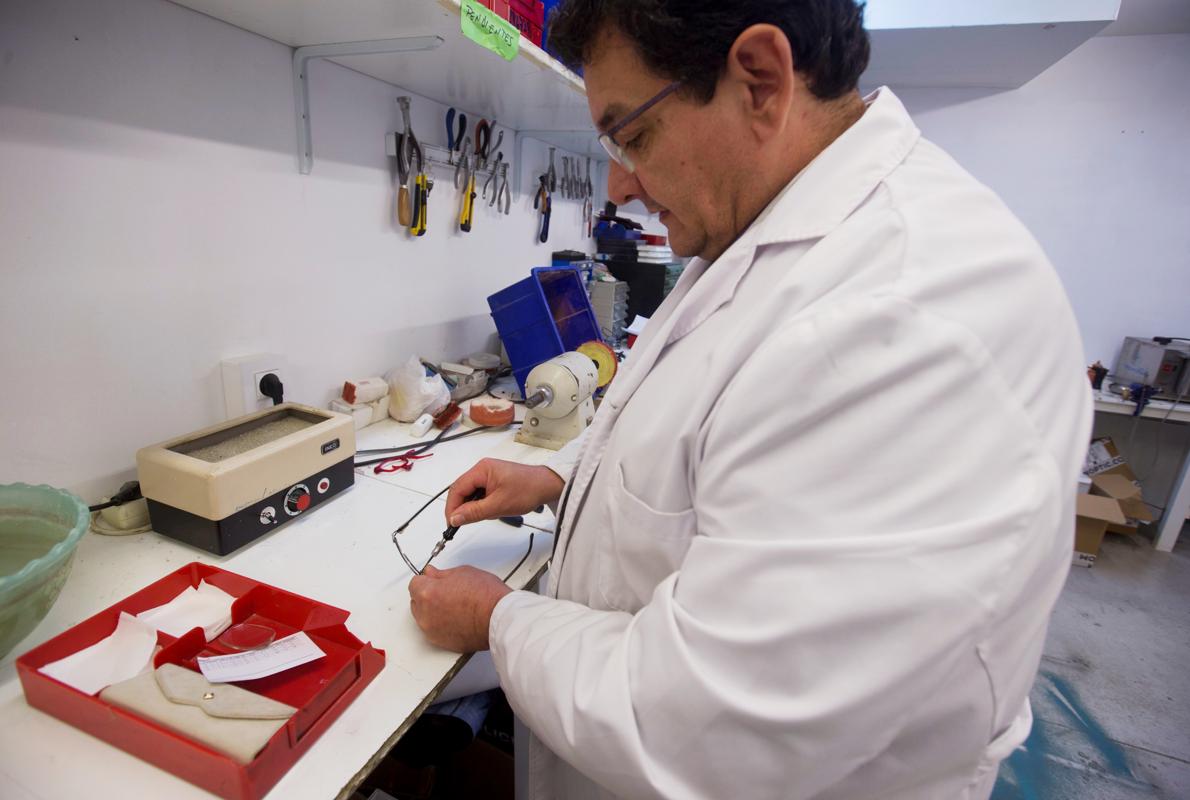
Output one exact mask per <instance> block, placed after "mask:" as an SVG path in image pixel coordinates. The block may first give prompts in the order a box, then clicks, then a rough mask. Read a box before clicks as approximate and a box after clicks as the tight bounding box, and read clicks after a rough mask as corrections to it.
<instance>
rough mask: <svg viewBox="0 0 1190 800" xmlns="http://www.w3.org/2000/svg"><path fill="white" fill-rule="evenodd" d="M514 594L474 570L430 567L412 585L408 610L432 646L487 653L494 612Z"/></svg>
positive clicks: (462, 651) (485, 574)
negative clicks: (502, 598) (497, 605)
mask: <svg viewBox="0 0 1190 800" xmlns="http://www.w3.org/2000/svg"><path fill="white" fill-rule="evenodd" d="M511 591H512V589H509V588H508V586H506V585H505V584H504V582H503V581H501V580H500V579H499V578H497V577H496V576H495V575H493V574H492V573H490V572H484V571H483V570H481V569H476V568H475V567H454V568H453V569H437V568H435V567H431V566H428V565H427V566H426V569H425V572H424V573H423V574H421V575H416V576H414V578H413V580H411V581H409V607H410V609H412V611H413V619H414V620H415V621H416V622H417V627H419V628H421V630H422V633H424V634H425V635H426V639H427V640H428V641H429V642H430V644H433V645H437V646H438V647H441V648H443V649H445V650H453V651H454V652H456V653H474V652H477V651H479V650H487V649H488V624H489V623H490V622H491V619H492V609H494V608H495V607H496V603H498V602H500V598H501V597H503V596H504V595H506V594H508V593H509V592H511Z"/></svg>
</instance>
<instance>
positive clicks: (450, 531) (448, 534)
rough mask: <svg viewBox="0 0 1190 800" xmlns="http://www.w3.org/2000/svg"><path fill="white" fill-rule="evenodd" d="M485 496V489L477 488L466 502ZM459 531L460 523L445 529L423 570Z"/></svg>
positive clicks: (468, 496)
mask: <svg viewBox="0 0 1190 800" xmlns="http://www.w3.org/2000/svg"><path fill="white" fill-rule="evenodd" d="M483 497H484V491H483V489H476V490H475V491H474V492H472V493H471V494H469V495H467V499H466V500H465V501H464V502H467V503H472V502H474V501H476V500H482V499H483ZM458 532H459V526H458V525H451V526H450V527H449V528H447V529H446V530H444V531H443V532H442V538H441V539H439V540H438V544H436V545H434V549H433V550H431V551H430V557H429V558H427V559H426V566H425V567H422V570H423V571H424V570H425V568H426V567H428V566H430V562H431V561H433V560H434V559H435V558H437V557H438V554H439V553H441V552H442V551H443V549H445V547H446V543H447V542H449V541H451V540H452V539H454V538H455V534H456V533H458Z"/></svg>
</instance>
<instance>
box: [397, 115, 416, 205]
mask: <svg viewBox="0 0 1190 800" xmlns="http://www.w3.org/2000/svg"><path fill="white" fill-rule="evenodd" d="M397 105H398V106H400V107H401V116H402V117H403V118H404V120H405V132H404V133H403V134H401V135H400V136H398V137H397V179H398V180H399V181H400V182H401V185H400V186H399V187H398V189H397V222H398V223H399V224H400V225H401V227H403V228H408V227H409V225H410V221H411V219H412V217H411V216H410V210H409V167H410V164H411V163H412V161H413V149H414V148H415V147H417V137H415V136H414V135H413V128H412V127H410V125H409V98H408V97H398V98H397ZM418 152H420V150H419V151H418Z"/></svg>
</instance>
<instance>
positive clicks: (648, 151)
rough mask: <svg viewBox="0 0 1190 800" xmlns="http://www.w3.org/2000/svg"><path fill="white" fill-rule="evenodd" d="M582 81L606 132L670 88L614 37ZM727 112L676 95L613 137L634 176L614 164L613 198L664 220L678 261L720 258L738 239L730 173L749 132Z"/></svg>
mask: <svg viewBox="0 0 1190 800" xmlns="http://www.w3.org/2000/svg"><path fill="white" fill-rule="evenodd" d="M584 77H585V79H586V83H587V103H588V105H589V106H590V109H591V118H592V120H594V122H595V125H596V127H597V128H599V130H600V131H601V132H602V131H605V130H607V129H608V128H610V127H612V126H613V125H615V124H616V123H618V122H619V121H620V120H621V119H623V118H624V117H626V116H627V115H629V114H631V113H632V112H633V111H634V110H636V109H637V108H638V107H639V106H640V105H642V104H643V103H645V102H647V101H648V100H649V99H650V98H652V97H653V96H654V95H656V94H657V93H658V92H660V91H661V90H662V89H664V88H665V87H666V86H667V85H668V84H669V83H670V81H669V80H668V79H666V78H662V77H660V76H657V75H655V74H653V73H652V72H650V71H649V69H648V68H647V67H646V66H645V65H644V62H643V61H642V60H641V58H640V56H639V55H638V54H637V52H636V49H635V48H634V47H633V45H632V44H631V43H630V42H629V41H628V40H627V39H626V38H625V37H624V36H623V35H622V34H621V33H619V31H616V30H614V29H609V30H606V31H605V32H604V33H603V34H602V35H601V36H600V39H599V41H598V43H597V45H596V47H595V48H594V52H593V53H592V58H591V62H590V63H588V64H586V65H585V68H584ZM720 94H722V93H720ZM726 105H727V104H726V103H725V102H721V101H720V97H719V95H716V98H715V99H713V100H712V101H711V102H710V103H708V104H706V105H700V104H698V103H697V102H695V101H691V100H688V99H686V98H685V97H684V96H683V95H681V94H680V93H677V94H671V95H669V96H668V97H666V98H665V99H664V100H662V101H660V102H659V103H658V104H657V105H655V106H653V107H652V108H650V109H649V110H648V111H646V112H645V113H644V114H642V115H641V116H640V117H638V118H637V119H636V120H634V121H632V122H631V123H629V124H628V125H627V126H625V127H624V128H623V129H621V130H620V131H619V132H617V133H616V135H615V140H616V142H617V143H619V145H620V146H621V147H623V148H624V150H625V152H626V153H627V154H628V155H629V156H630V157H631V158H632V160H633V162H634V163H635V165H636V171H635V173H629V172H628V171H627V170H625V169H624V168H623V167H621V166H620V165H618V164H616V163H615V162H614V161H613V162H612V163H611V171H610V173H609V176H608V197H609V198H610V199H611V201H612V202H614V203H616V204H617V205H623V204H625V203H627V202H629V201H630V200H634V199H636V200H640V201H641V202H643V203H644V205H645V207H646V208H647V209H648V210H649V211H650V212H652V213H659V214H660V220H661V224H663V225H665V227H666V228H667V229H668V231H669V239H670V245H671V246H672V248H673V250H674V252H675V253H677V254H678V255H680V256H693V255H701V256H703V257H708V258H717V257H718V256H719V254H721V253H722V252H723V250H725V249H726V248H727V246H728V245H729V244H730V243H731V242H732V241H733V240H734V239H735V237H736V235H737V234H738V231H736V230H735V223H734V220H733V216H734V215H733V214H732V213H731V205H732V201H733V194H732V193H733V182H732V181H731V180H730V179H729V178H730V175H729V172H730V170H732V169H738V167H739V161H738V156H739V146H740V144H741V143H742V142H743V141H744V138H743V136H744V131H743V130H742V129H741V121H740V120H739V119H738V118H735V119H733V115H731V114H729V113H727V111H726Z"/></svg>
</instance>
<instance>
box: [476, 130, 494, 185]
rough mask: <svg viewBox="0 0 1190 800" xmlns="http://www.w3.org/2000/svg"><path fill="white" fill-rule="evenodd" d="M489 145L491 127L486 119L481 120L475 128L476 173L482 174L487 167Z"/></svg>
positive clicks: (490, 141)
mask: <svg viewBox="0 0 1190 800" xmlns="http://www.w3.org/2000/svg"><path fill="white" fill-rule="evenodd" d="M491 145H492V126H491V125H489V124H488V121H487V120H486V119H481V120H480V121H479V122H478V123H477V124H476V126H475V170H476V171H477V172H482V171H483V170H484V169H485V168H486V167H487V165H488V153H490V152H491V150H490V148H491Z"/></svg>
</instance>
